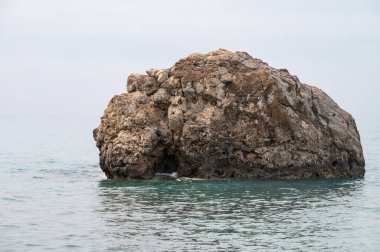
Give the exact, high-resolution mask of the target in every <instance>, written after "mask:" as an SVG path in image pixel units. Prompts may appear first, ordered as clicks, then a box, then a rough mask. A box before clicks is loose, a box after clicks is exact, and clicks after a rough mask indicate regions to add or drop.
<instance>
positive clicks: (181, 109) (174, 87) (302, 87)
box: [94, 49, 365, 179]
mask: <svg viewBox="0 0 380 252" xmlns="http://www.w3.org/2000/svg"><path fill="white" fill-rule="evenodd" d="M127 90H128V93H125V94H121V95H116V96H114V97H113V98H112V100H111V101H110V103H109V105H108V107H107V109H106V110H105V112H104V116H103V117H102V120H101V124H100V126H99V127H98V128H97V129H95V130H94V138H95V140H96V143H97V147H98V148H99V150H100V166H101V168H102V170H103V171H104V172H105V174H106V175H107V177H108V178H152V177H154V176H155V174H168V173H173V172H176V173H177V174H178V177H197V178H215V177H217V178H265V179H273V178H287V179H300V178H347V177H363V176H364V172H365V171H364V158H363V151H362V147H361V144H360V137H359V133H358V130H357V128H356V125H355V121H354V119H353V118H352V116H351V115H350V114H349V113H347V112H345V111H343V110H342V109H341V108H339V106H338V105H337V104H336V103H335V102H334V101H333V100H332V99H331V98H330V97H329V96H327V95H326V94H325V93H324V92H323V91H322V90H320V89H318V88H316V87H313V86H309V85H306V84H302V83H301V82H300V81H299V80H298V78H297V77H296V76H294V75H291V74H289V72H288V71H287V70H286V69H279V70H278V69H274V68H272V67H270V66H268V64H266V63H265V62H263V61H261V60H259V59H256V58H253V57H251V56H250V55H248V54H247V53H244V52H235V53H233V52H230V51H227V50H224V49H219V50H217V51H213V52H210V53H207V54H192V55H190V56H189V57H187V58H185V59H181V60H179V61H178V62H177V63H176V64H175V65H174V66H173V67H171V68H170V69H151V70H148V71H147V75H141V74H132V75H130V76H129V78H128V82H127Z"/></svg>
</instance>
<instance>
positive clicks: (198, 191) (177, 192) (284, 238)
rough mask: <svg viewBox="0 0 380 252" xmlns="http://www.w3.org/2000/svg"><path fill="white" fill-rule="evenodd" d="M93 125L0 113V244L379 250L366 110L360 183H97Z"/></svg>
mask: <svg viewBox="0 0 380 252" xmlns="http://www.w3.org/2000/svg"><path fill="white" fill-rule="evenodd" d="M98 123H99V119H98V118H97V117H11V116H9V117H0V251H182V250H184V251H226V250H228V251H279V250H285V251H286V250H288V251H321V250H327V251H379V250H380V152H379V150H380V118H378V117H360V118H357V124H358V126H359V130H360V133H361V137H362V144H363V147H364V155H365V159H366V175H365V178H364V179H341V180H300V181H293V180H291V181H288V180H274V181H269V180H211V181H210V180H191V179H183V178H179V179H175V178H174V179H154V180H148V181H126V180H114V181H113V180H107V179H106V178H105V176H104V175H103V173H102V171H101V170H100V168H99V165H98V150H97V149H96V147H95V142H94V140H93V139H92V129H93V128H95V127H96V126H97V125H98ZM174 177H175V176H174Z"/></svg>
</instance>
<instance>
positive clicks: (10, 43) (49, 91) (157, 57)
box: [0, 0, 380, 116]
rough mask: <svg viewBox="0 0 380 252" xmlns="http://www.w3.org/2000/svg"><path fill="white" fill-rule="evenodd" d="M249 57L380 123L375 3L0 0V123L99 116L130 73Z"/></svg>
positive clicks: (379, 34) (378, 4)
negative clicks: (225, 56)
mask: <svg viewBox="0 0 380 252" xmlns="http://www.w3.org/2000/svg"><path fill="white" fill-rule="evenodd" d="M218 48H226V49H229V50H231V51H246V52H248V53H249V54H251V55H252V56H254V57H257V58H261V59H262V60H264V61H266V62H268V63H269V64H270V65H271V66H273V67H276V68H287V69H289V71H290V73H292V74H295V75H297V76H298V77H299V79H300V80H301V81H302V82H304V83H308V84H312V85H314V86H317V87H319V88H321V89H323V90H324V91H325V92H326V93H327V94H329V95H330V96H331V97H332V98H333V99H334V100H335V101H336V102H337V103H338V104H339V105H340V106H341V107H342V108H343V109H345V110H347V111H348V112H350V113H352V114H353V115H354V116H361V115H375V114H376V115H379V114H380V97H379V94H380V81H379V80H380V78H379V73H380V1H378V0H356V1H350V0H345V1H332V0H318V1H307V0H304V1H300V0H278V1H267V0H266V1H261V0H260V1H252V0H246V1H245V0H233V1H223V0H215V1H207V0H191V1H179V0H162V1H158V0H151V1H147V0H145V1H144V0H136V1H127V0H120V1H118V0H102V1H101V0H98V1H96V0H87V1H86V0H82V1H81V0H72V1H70V0H65V1H63V0H62V1H58V0H57V1H54V0H33V1H30V0H24V1H19V0H0V115H97V116H100V115H102V114H103V111H104V109H105V107H106V105H107V103H108V101H109V100H110V99H111V98H112V96H113V95H115V94H119V93H122V92H125V83H126V80H127V77H128V75H129V74H130V73H144V72H145V70H146V69H149V68H167V67H170V66H171V65H173V64H174V63H175V62H176V61H177V60H179V59H180V58H183V57H186V56H187V55H189V54H191V53H193V52H208V51H211V50H215V49H218Z"/></svg>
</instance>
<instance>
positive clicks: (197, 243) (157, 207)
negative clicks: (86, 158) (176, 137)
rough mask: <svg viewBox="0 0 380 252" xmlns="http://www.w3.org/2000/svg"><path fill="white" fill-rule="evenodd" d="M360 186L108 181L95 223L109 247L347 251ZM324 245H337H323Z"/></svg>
mask: <svg viewBox="0 0 380 252" xmlns="http://www.w3.org/2000/svg"><path fill="white" fill-rule="evenodd" d="M362 185H363V180H319V181H313V180H308V181H257V180H233V181H226V180H219V181H218V180H217V181H199V180H184V181H173V180H170V181H163V180H151V181H123V180H119V181H110V180H103V181H101V182H100V183H99V197H100V201H101V207H100V209H99V211H100V212H101V216H102V218H104V220H105V223H106V227H107V229H106V232H107V234H106V235H107V236H108V237H112V240H113V243H112V244H114V245H115V247H114V248H116V249H126V248H128V249H133V248H135V249H136V250H137V249H138V248H141V245H142V244H144V246H143V247H144V248H145V249H147V250H155V249H158V250H176V249H177V250H178V249H181V250H182V249H189V250H200V249H202V250H210V249H213V250H215V249H216V250H226V249H227V250H239V249H244V250H247V249H248V250H249V249H289V250H295V249H300V248H302V249H304V250H307V249H308V248H314V249H315V248H318V249H323V248H328V249H352V247H351V248H350V247H345V246H348V245H347V243H346V245H345V243H344V241H345V240H348V241H349V240H350V239H352V238H354V237H355V230H353V229H354V228H355V223H353V222H352V221H353V220H354V219H355V212H354V211H349V209H350V208H352V207H354V206H355V204H357V202H355V201H354V200H353V197H357V196H358V194H361V193H362V190H361V189H362ZM331 239H339V240H340V241H341V242H336V243H329V241H330V240H331Z"/></svg>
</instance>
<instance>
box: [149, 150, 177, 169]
mask: <svg viewBox="0 0 380 252" xmlns="http://www.w3.org/2000/svg"><path fill="white" fill-rule="evenodd" d="M177 171H178V158H177V156H176V155H175V154H173V153H170V152H169V151H168V150H165V151H164V154H163V155H162V158H161V160H160V162H158V163H157V164H156V166H155V168H154V172H155V173H173V172H177Z"/></svg>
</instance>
